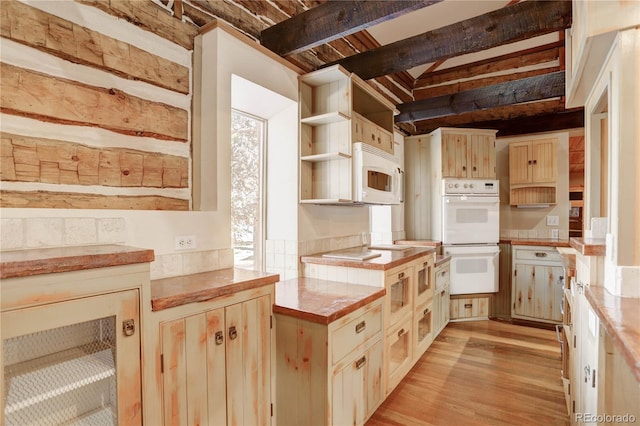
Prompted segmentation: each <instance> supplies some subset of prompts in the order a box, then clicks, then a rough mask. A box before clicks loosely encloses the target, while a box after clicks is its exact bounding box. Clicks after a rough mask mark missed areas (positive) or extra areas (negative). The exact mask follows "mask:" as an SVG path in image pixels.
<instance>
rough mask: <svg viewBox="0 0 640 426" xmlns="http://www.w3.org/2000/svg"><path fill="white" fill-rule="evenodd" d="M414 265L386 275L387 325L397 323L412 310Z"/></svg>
mask: <svg viewBox="0 0 640 426" xmlns="http://www.w3.org/2000/svg"><path fill="white" fill-rule="evenodd" d="M412 275H413V267H412V266H411V267H407V268H404V269H402V270H400V271H397V270H396V271H394V272H391V273H389V274H387V276H386V277H385V281H386V289H387V296H386V297H385V305H386V308H385V311H386V316H387V318H388V321H387V323H386V325H387V326H389V325H393V324H396V323H397V322H398V320H400V318H402V317H404V316H406V315H409V314H410V313H411V310H412V303H411V301H412V292H413V291H414V290H413V289H412V288H411V286H412V285H414V284H413V283H412V281H413V277H412Z"/></svg>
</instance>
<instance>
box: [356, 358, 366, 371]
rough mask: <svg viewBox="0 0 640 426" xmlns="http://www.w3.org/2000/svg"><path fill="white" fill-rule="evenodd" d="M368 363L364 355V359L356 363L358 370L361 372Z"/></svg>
mask: <svg viewBox="0 0 640 426" xmlns="http://www.w3.org/2000/svg"><path fill="white" fill-rule="evenodd" d="M366 363H367V357H366V355H363V356H362V358H360V359H359V360H357V361H356V369H357V370H360V369H361V368H362V367H364V365H365V364H366Z"/></svg>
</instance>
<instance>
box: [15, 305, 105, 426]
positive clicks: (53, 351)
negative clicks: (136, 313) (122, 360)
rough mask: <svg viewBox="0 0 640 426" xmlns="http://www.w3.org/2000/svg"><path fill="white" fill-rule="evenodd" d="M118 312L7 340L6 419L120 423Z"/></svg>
mask: <svg viewBox="0 0 640 426" xmlns="http://www.w3.org/2000/svg"><path fill="white" fill-rule="evenodd" d="M115 324H116V322H115V316H114V317H106V318H101V319H96V320H93V321H87V322H82V323H78V324H73V325H69V326H65V327H59V328H54V329H50V330H44V331H39V332H36V333H31V334H26V335H22V336H17V337H12V338H9V339H6V340H4V344H3V357H4V389H5V401H4V403H5V406H4V415H5V423H6V425H7V426H9V425H21V426H22V425H59V424H65V425H67V424H91V425H116V424H117V423H118V422H117V397H116V393H117V386H116V368H115V367H116V365H115V359H116V358H115V353H116V352H115V342H116V340H115Z"/></svg>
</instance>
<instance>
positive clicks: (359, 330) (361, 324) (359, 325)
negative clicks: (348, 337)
mask: <svg viewBox="0 0 640 426" xmlns="http://www.w3.org/2000/svg"><path fill="white" fill-rule="evenodd" d="M365 328H367V323H366V322H364V321H362V322H359V323H357V324H356V334H358V333H362V332H363V331H364V329H365Z"/></svg>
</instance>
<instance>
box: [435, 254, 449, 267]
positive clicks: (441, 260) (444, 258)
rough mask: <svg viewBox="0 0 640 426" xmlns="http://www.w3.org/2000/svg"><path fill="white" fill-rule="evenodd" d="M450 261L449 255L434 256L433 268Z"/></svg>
mask: <svg viewBox="0 0 640 426" xmlns="http://www.w3.org/2000/svg"><path fill="white" fill-rule="evenodd" d="M450 260H451V256H449V255H442V254H436V263H435V265H434V266H440V265H442V264H444V263H447V262H449V261H450Z"/></svg>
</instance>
